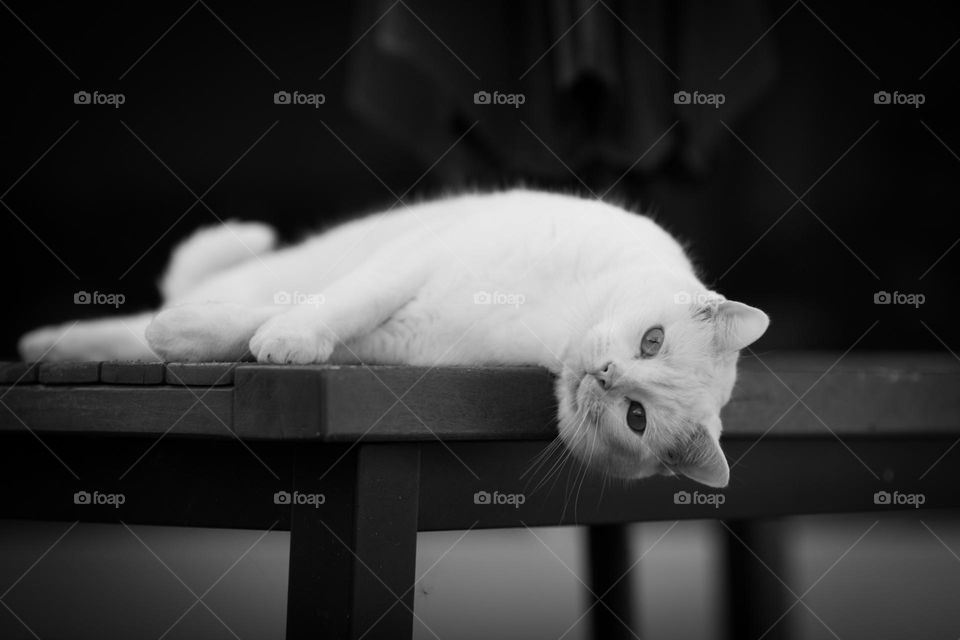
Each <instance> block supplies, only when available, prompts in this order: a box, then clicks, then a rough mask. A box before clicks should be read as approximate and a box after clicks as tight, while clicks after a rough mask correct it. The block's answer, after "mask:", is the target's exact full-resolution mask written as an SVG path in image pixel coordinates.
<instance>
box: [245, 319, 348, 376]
mask: <svg viewBox="0 0 960 640" xmlns="http://www.w3.org/2000/svg"><path fill="white" fill-rule="evenodd" d="M336 344H337V339H336V336H334V335H333V333H332V332H331V331H329V330H326V329H324V328H323V327H319V328H318V327H317V325H316V323H315V322H309V321H307V319H306V318H302V317H299V316H298V315H297V314H284V315H281V316H277V317H276V318H271V319H270V320H268V321H267V322H265V323H264V324H263V325H262V326H261V327H260V328H259V329H257V332H256V333H255V334H254V336H253V338H251V339H250V353H251V354H253V357H254V358H256V359H257V362H269V363H273V364H313V363H318V362H326V361H327V360H329V359H330V355H331V354H332V353H333V348H334V347H335V346H336Z"/></svg>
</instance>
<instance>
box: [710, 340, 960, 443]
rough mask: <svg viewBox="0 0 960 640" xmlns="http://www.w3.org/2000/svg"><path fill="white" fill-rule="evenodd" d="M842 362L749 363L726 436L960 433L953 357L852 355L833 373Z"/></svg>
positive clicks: (796, 358) (766, 359) (959, 378)
mask: <svg viewBox="0 0 960 640" xmlns="http://www.w3.org/2000/svg"><path fill="white" fill-rule="evenodd" d="M837 357H838V356H837V355H836V354H829V355H821V356H816V357H815V356H812V355H809V354H791V357H784V356H781V357H775V356H762V358H763V361H762V362H761V361H758V360H757V359H750V358H745V359H744V361H743V362H742V364H741V371H740V374H739V380H738V382H737V387H736V390H735V392H734V397H733V399H732V400H731V402H730V403H729V404H728V405H727V407H725V409H724V411H723V414H722V417H723V424H724V433H725V434H726V435H729V436H741V435H742V436H751V435H760V434H762V433H765V432H767V430H768V429H771V427H772V429H771V431H770V435H773V436H776V435H784V436H809V435H813V436H822V435H830V431H833V432H835V433H838V434H841V435H844V434H849V435H854V434H856V435H870V434H904V435H919V434H931V435H932V434H941V433H958V434H960V394H958V393H957V392H956V391H957V389H960V363H958V362H957V361H956V360H954V359H953V358H951V357H950V356H949V355H944V356H938V355H929V354H928V355H920V354H907V355H905V356H902V357H897V358H895V357H884V356H882V355H869V356H868V355H863V356H855V355H851V356H847V357H846V358H844V359H843V360H841V361H840V363H839V364H837V365H836V366H835V367H833V368H832V369H830V367H831V365H833V364H834V363H835V362H836V359H837ZM767 367H770V369H772V371H771V370H770V369H768V368H767ZM828 370H829V373H826V375H825V376H824V373H825V372H827V371H828ZM821 377H822V378H821ZM814 385H815V386H814ZM808 389H810V391H809V393H808V394H807V395H806V396H804V394H805V393H807V390H808ZM797 396H800V397H801V398H802V399H803V404H799V403H798V402H797ZM804 405H806V406H804ZM791 407H793V408H792V409H791Z"/></svg>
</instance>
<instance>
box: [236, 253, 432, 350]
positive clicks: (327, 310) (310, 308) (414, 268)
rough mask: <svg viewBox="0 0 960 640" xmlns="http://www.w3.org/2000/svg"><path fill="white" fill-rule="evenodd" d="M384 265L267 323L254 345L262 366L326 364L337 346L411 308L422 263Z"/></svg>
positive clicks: (355, 275)
mask: <svg viewBox="0 0 960 640" xmlns="http://www.w3.org/2000/svg"><path fill="white" fill-rule="evenodd" d="M386 262H388V261H386V260H384V261H381V262H378V263H376V264H374V265H369V266H366V267H364V268H361V269H359V270H357V271H355V272H354V273H351V274H349V275H347V276H344V277H343V278H342V279H340V280H338V281H336V282H335V283H333V284H332V285H331V286H330V287H328V288H327V289H326V290H324V292H323V293H322V294H316V295H315V296H311V297H312V298H313V300H314V301H315V304H310V305H300V306H296V307H293V308H291V309H290V310H288V311H285V312H283V313H281V314H279V315H277V316H275V317H273V318H271V319H269V320H267V321H266V322H264V323H263V325H261V326H260V328H259V329H258V330H257V332H256V334H255V335H254V336H253V338H252V339H251V340H250V353H252V354H253V356H254V357H255V358H256V359H257V361H258V362H271V363H278V364H310V363H316V362H326V361H327V360H329V359H330V356H331V354H332V353H333V350H334V348H335V347H336V346H337V345H338V344H345V343H346V342H348V341H350V340H352V339H354V338H357V337H360V336H364V335H366V334H368V333H370V332H371V331H373V330H374V329H376V328H377V327H378V326H380V325H381V324H383V323H384V322H385V321H386V320H387V319H389V318H390V316H392V315H393V314H394V313H395V312H396V311H397V310H398V309H400V308H401V307H403V306H404V305H405V304H407V303H408V302H409V301H410V300H412V299H413V297H414V296H415V295H416V292H417V291H418V290H419V288H420V286H421V284H422V282H423V278H424V277H425V270H424V269H423V268H422V264H423V263H421V262H419V261H417V262H412V261H410V260H407V261H406V262H405V263H403V262H402V261H397V260H393V261H389V266H384V264H385V263H386Z"/></svg>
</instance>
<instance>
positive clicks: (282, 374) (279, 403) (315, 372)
mask: <svg viewBox="0 0 960 640" xmlns="http://www.w3.org/2000/svg"><path fill="white" fill-rule="evenodd" d="M326 371H327V368H326V367H300V366H284V365H242V366H240V367H238V368H237V371H236V373H235V377H234V380H235V384H234V416H235V426H234V428H235V430H236V432H237V434H238V435H240V436H241V437H242V438H249V439H281V440H322V439H323V433H322V430H321V422H320V421H321V415H322V409H321V408H322V404H323V392H324V391H323V380H324V376H325V375H326ZM281 407H282V410H281Z"/></svg>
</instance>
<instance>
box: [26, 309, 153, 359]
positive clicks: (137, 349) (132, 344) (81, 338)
mask: <svg viewBox="0 0 960 640" xmlns="http://www.w3.org/2000/svg"><path fill="white" fill-rule="evenodd" d="M152 317H153V313H150V312H148V313H141V314H137V315H132V316H118V317H110V318H100V319H97V320H80V321H76V322H68V323H64V324H61V325H56V326H49V327H40V328H39V329H34V330H33V331H30V332H29V333H26V334H24V335H23V337H21V338H20V342H19V344H18V349H19V351H20V357H21V358H23V359H24V360H27V361H29V362H33V361H38V360H43V361H58V360H81V361H82V360H86V361H91V360H92V361H100V360H144V361H155V360H158V358H157V355H156V354H155V353H154V352H153V351H152V350H151V349H150V347H149V346H148V345H147V341H146V339H145V338H144V329H146V327H147V325H148V324H149V323H150V319H151V318H152Z"/></svg>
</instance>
